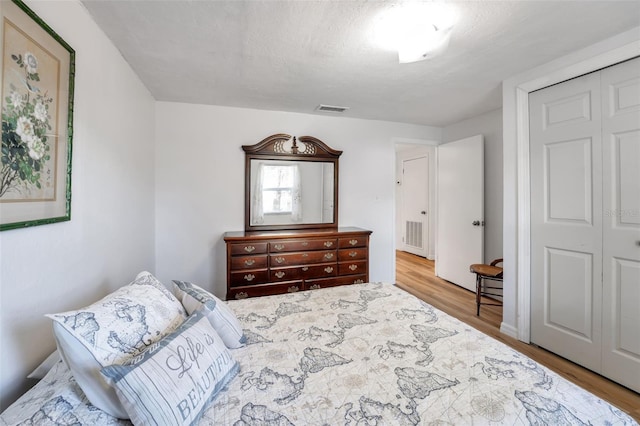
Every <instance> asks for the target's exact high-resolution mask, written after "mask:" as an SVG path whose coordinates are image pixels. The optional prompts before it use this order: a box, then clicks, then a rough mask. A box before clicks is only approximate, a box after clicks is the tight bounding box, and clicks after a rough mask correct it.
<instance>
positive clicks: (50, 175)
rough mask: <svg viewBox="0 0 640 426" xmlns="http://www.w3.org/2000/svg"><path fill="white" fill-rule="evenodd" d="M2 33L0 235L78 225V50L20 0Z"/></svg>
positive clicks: (0, 25)
mask: <svg viewBox="0 0 640 426" xmlns="http://www.w3.org/2000/svg"><path fill="white" fill-rule="evenodd" d="M0 34H1V35H2V42H1V43H0V44H1V48H2V52H1V56H0V71H1V79H0V89H1V93H2V96H0V98H1V99H0V101H1V108H2V150H1V155H0V231H6V230H11V229H18V228H25V227H30V226H37V225H45V224H49V223H56V222H63V221H68V220H71V154H72V149H71V148H72V138H73V99H74V80H75V51H74V50H73V48H71V46H69V44H68V43H67V42H65V41H64V40H63V39H62V38H61V37H60V36H59V35H58V34H57V33H56V32H55V31H54V30H53V29H52V28H51V27H49V25H47V24H46V23H45V22H44V21H43V20H42V19H41V18H40V17H39V16H38V15H36V13H35V12H33V11H32V10H31V9H30V8H29V7H28V6H27V5H26V4H25V3H23V2H22V1H20V0H12V1H11V2H8V1H1V2H0Z"/></svg>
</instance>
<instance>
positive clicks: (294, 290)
mask: <svg viewBox="0 0 640 426" xmlns="http://www.w3.org/2000/svg"><path fill="white" fill-rule="evenodd" d="M298 290H300V289H299V288H298V286H297V285H292V286H291V287H289V288H288V289H287V292H289V293H295V292H296V291H298Z"/></svg>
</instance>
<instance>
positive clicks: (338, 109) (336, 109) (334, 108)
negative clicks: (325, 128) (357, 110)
mask: <svg viewBox="0 0 640 426" xmlns="http://www.w3.org/2000/svg"><path fill="white" fill-rule="evenodd" d="M348 109H349V107H341V106H334V105H322V104H321V105H318V107H317V108H316V111H320V112H332V113H334V114H342V113H343V112H345V111H346V110H348Z"/></svg>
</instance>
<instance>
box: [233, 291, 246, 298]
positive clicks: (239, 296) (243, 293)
mask: <svg viewBox="0 0 640 426" xmlns="http://www.w3.org/2000/svg"><path fill="white" fill-rule="evenodd" d="M247 297H249V295H248V294H247V293H246V292H244V291H241V292H239V293H236V299H238V300H239V299H246V298H247Z"/></svg>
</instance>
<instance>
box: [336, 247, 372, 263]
mask: <svg viewBox="0 0 640 426" xmlns="http://www.w3.org/2000/svg"><path fill="white" fill-rule="evenodd" d="M368 254H369V249H368V248H366V247H365V248H351V249H340V250H338V260H339V261H340V262H343V261H348V260H361V259H366V258H367V257H368Z"/></svg>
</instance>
